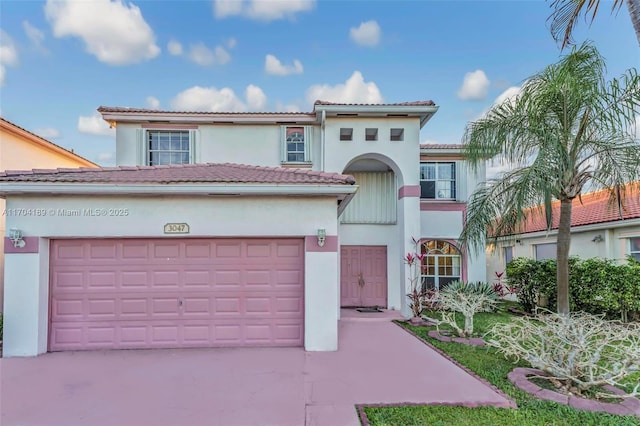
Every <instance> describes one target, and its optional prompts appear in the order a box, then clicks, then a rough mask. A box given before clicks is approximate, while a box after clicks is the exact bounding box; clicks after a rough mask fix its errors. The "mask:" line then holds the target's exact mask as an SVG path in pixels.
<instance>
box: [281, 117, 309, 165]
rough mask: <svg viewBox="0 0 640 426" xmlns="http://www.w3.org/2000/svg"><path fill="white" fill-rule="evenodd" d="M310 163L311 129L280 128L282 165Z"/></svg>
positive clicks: (304, 127)
mask: <svg viewBox="0 0 640 426" xmlns="http://www.w3.org/2000/svg"><path fill="white" fill-rule="evenodd" d="M310 162H311V128H310V127H307V126H282V163H291V164H301V163H302V164H305V163H310Z"/></svg>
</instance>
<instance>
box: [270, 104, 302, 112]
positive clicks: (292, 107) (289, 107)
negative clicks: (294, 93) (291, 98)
mask: <svg viewBox="0 0 640 426" xmlns="http://www.w3.org/2000/svg"><path fill="white" fill-rule="evenodd" d="M276 111H280V112H300V111H302V109H301V108H300V106H298V104H295V103H291V104H284V103H282V102H280V101H278V102H276Z"/></svg>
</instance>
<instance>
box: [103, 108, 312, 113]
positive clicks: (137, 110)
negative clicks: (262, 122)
mask: <svg viewBox="0 0 640 426" xmlns="http://www.w3.org/2000/svg"><path fill="white" fill-rule="evenodd" d="M98 112H100V113H103V112H107V113H109V112H110V113H119V112H121V113H140V114H176V115H178V114H197V115H205V114H224V115H229V114H237V115H246V114H249V115H264V114H269V115H314V113H313V112H281V111H277V112H268V111H266V112H255V111H252V112H238V111H173V110H159V109H147V108H129V107H109V106H100V107H98Z"/></svg>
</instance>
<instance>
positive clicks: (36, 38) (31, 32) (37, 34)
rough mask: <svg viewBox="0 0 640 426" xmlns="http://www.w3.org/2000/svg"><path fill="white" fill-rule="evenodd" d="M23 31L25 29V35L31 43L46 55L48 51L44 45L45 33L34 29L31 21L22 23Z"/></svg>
mask: <svg viewBox="0 0 640 426" xmlns="http://www.w3.org/2000/svg"><path fill="white" fill-rule="evenodd" d="M22 29H24V33H25V34H26V35H27V38H28V39H29V40H30V41H31V44H33V46H34V47H35V48H36V49H37V50H39V51H41V52H43V53H46V52H47V49H45V47H44V46H43V45H42V43H43V42H44V32H42V31H41V30H39V29H38V28H36V27H34V26H33V25H31V24H30V23H29V21H26V20H25V21H22Z"/></svg>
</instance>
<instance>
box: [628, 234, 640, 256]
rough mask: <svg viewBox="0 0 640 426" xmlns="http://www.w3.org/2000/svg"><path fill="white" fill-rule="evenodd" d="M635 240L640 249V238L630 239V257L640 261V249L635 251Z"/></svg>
mask: <svg viewBox="0 0 640 426" xmlns="http://www.w3.org/2000/svg"><path fill="white" fill-rule="evenodd" d="M634 240H638V247H640V236H638V237H629V256H631V257H633V258H634V259H636V260H638V261H640V248H639V249H638V250H634V247H633V245H634Z"/></svg>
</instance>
